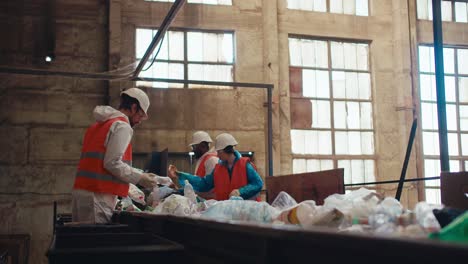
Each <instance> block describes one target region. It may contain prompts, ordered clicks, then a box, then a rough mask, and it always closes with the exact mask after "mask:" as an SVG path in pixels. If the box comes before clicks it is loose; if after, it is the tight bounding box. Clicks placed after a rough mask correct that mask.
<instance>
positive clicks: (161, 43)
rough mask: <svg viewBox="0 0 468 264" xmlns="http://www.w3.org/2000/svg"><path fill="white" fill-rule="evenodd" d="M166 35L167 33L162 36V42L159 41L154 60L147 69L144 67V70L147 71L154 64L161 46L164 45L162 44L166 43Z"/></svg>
mask: <svg viewBox="0 0 468 264" xmlns="http://www.w3.org/2000/svg"><path fill="white" fill-rule="evenodd" d="M165 37H166V34H164V36H163V37H162V39H161V42H160V43H159V48H158V50H157V51H156V54H155V55H154V57H153V60H152V61H151V64H150V65H149V66H148V68H146V69H144V70H142V71H147V70H148V69H149V68H151V66H153V63H154V62H155V61H156V57H158V54H159V51H160V50H161V47H162V45H163V43H164V38H165Z"/></svg>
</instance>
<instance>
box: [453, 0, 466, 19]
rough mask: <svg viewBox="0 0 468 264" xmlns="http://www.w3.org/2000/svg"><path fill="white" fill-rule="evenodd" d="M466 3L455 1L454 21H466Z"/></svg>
mask: <svg viewBox="0 0 468 264" xmlns="http://www.w3.org/2000/svg"><path fill="white" fill-rule="evenodd" d="M467 13H468V12H467V10H466V3H462V2H455V21H456V22H468V17H467Z"/></svg>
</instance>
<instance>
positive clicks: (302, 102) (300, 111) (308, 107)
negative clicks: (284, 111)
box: [291, 98, 312, 129]
mask: <svg viewBox="0 0 468 264" xmlns="http://www.w3.org/2000/svg"><path fill="white" fill-rule="evenodd" d="M311 127H312V104H311V103H310V100H308V99H298V98H291V128H299V129H304V128H306V129H307V128H309V129H310V128H311Z"/></svg>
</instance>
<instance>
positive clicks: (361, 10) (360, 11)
mask: <svg viewBox="0 0 468 264" xmlns="http://www.w3.org/2000/svg"><path fill="white" fill-rule="evenodd" d="M356 15H358V16H368V15H369V11H368V0H356Z"/></svg>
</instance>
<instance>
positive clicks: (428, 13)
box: [417, 0, 468, 23]
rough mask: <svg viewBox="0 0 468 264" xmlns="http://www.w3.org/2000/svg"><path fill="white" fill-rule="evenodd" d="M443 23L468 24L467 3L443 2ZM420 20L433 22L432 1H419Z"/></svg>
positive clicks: (418, 12) (418, 13)
mask: <svg viewBox="0 0 468 264" xmlns="http://www.w3.org/2000/svg"><path fill="white" fill-rule="evenodd" d="M441 7H442V21H452V22H462V23H467V22H468V19H467V17H468V10H467V3H466V1H465V0H463V1H442V3H441ZM417 15H418V19H422V20H432V0H417Z"/></svg>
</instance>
